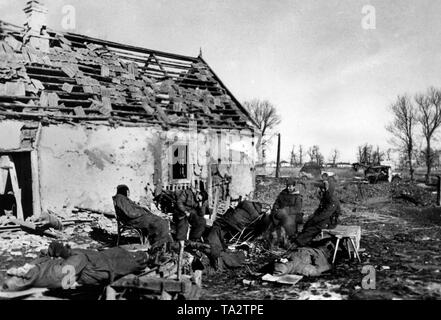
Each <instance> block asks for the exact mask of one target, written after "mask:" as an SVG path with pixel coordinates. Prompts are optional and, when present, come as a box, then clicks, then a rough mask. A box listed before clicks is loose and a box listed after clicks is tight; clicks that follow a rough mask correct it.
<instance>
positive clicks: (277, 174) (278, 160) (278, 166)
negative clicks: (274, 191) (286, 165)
mask: <svg viewBox="0 0 441 320" xmlns="http://www.w3.org/2000/svg"><path fill="white" fill-rule="evenodd" d="M279 173H280V133H279V142H278V143H277V163H276V178H278V177H279Z"/></svg>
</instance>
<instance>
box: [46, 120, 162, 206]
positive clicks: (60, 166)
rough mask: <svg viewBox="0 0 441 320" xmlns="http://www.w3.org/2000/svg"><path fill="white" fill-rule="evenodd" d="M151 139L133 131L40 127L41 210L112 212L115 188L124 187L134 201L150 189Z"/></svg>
mask: <svg viewBox="0 0 441 320" xmlns="http://www.w3.org/2000/svg"><path fill="white" fill-rule="evenodd" d="M154 136H155V131H154V129H149V128H137V127H135V128H127V127H118V128H111V127H105V126H95V127H93V128H92V127H91V128H86V127H84V126H70V125H57V126H52V125H51V126H49V127H43V128H42V132H41V139H40V143H39V148H38V149H39V150H38V154H39V172H40V185H41V187H40V190H41V200H42V201H41V204H42V209H43V210H46V209H62V208H63V207H67V208H72V207H74V206H84V207H88V208H92V209H99V210H105V211H113V203H112V196H113V195H114V194H115V192H116V186H117V185H118V184H127V185H128V186H129V188H130V192H131V198H132V199H133V200H136V201H138V200H139V199H140V198H141V197H144V196H145V195H146V191H145V190H144V187H145V186H146V185H147V183H149V182H150V183H152V175H153V170H154V167H153V163H154V161H153V158H152V153H151V152H150V151H149V149H150V147H151V146H150V144H151V142H152V141H154V140H155V139H154Z"/></svg>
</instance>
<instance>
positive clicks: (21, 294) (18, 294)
mask: <svg viewBox="0 0 441 320" xmlns="http://www.w3.org/2000/svg"><path fill="white" fill-rule="evenodd" d="M48 290H49V289H47V288H32V289H28V290H23V291H0V299H18V298H25V297H28V296H34V295H42V294H43V293H44V292H46V291H48Z"/></svg>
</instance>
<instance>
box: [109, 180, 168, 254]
mask: <svg viewBox="0 0 441 320" xmlns="http://www.w3.org/2000/svg"><path fill="white" fill-rule="evenodd" d="M129 195H130V191H129V188H128V187H127V186H126V185H119V186H118V187H117V189H116V195H115V196H113V204H114V205H115V211H116V214H117V215H118V218H119V219H120V220H121V222H122V223H123V224H126V225H130V226H133V227H136V228H139V229H141V230H142V232H143V234H144V235H145V236H147V237H148V238H149V242H150V244H151V246H152V248H157V247H159V246H161V245H163V244H165V243H167V242H171V240H172V239H171V236H170V230H169V225H168V222H167V221H166V220H165V219H162V218H161V217H158V216H156V215H154V214H153V213H151V212H150V211H148V210H147V209H146V208H144V207H141V206H139V205H137V204H136V203H135V202H133V201H132V200H130V199H129Z"/></svg>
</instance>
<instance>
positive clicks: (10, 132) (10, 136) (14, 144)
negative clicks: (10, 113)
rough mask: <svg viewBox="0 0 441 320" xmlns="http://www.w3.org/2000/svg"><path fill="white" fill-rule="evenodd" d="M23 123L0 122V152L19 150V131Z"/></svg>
mask: <svg viewBox="0 0 441 320" xmlns="http://www.w3.org/2000/svg"><path fill="white" fill-rule="evenodd" d="M23 125H24V122H21V121H14V120H0V150H13V149H18V148H20V130H21V127H22V126H23Z"/></svg>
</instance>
